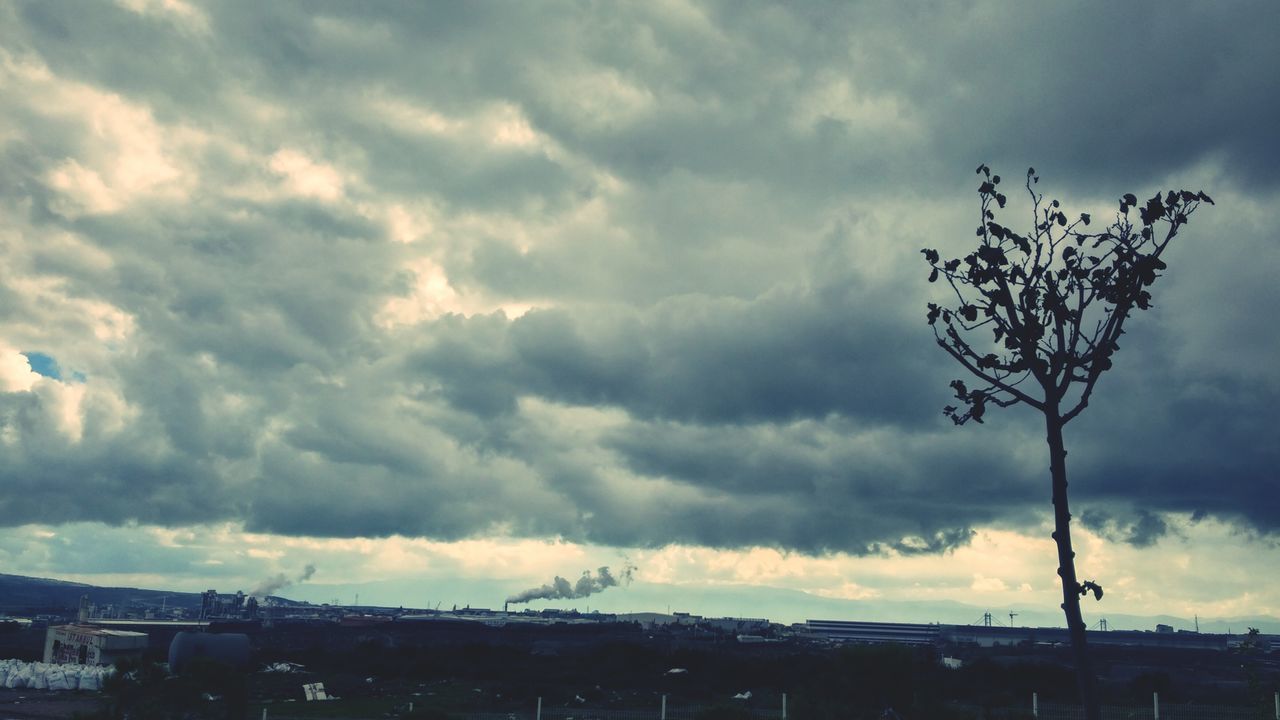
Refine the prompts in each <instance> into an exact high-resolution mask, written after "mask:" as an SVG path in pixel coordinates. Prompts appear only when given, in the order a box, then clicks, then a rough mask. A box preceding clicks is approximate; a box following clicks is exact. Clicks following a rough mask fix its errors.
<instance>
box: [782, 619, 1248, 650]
mask: <svg viewBox="0 0 1280 720" xmlns="http://www.w3.org/2000/svg"><path fill="white" fill-rule="evenodd" d="M801 628H802V630H803V632H804V633H806V634H808V635H809V636H810V637H813V638H817V639H822V640H826V641H828V642H836V643H869V644H872V643H898V644H901V645H971V646H977V647H1000V646H1013V645H1068V644H1070V642H1071V634H1070V632H1069V631H1068V630H1067V629H1066V628H1032V627H999V626H984V625H934V624H927V625H925V624H914V623H881V622H854V621H846V620H809V621H808V622H806V623H805V624H804V625H803V626H801ZM1088 637H1089V643H1090V644H1091V645H1116V646H1127V647H1156V648H1166V649H1175V648H1176V649H1184V650H1227V649H1228V648H1229V647H1231V646H1232V645H1233V644H1239V642H1240V636H1233V635H1219V634H1214V633H1193V632H1177V633H1175V632H1144V631H1137V630H1109V631H1107V630H1104V631H1096V630H1091V631H1089V632H1088ZM1265 640H1266V641H1267V642H1268V643H1269V642H1270V638H1269V637H1268V638H1265Z"/></svg>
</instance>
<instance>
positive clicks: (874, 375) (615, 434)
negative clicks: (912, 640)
mask: <svg viewBox="0 0 1280 720" xmlns="http://www.w3.org/2000/svg"><path fill="white" fill-rule="evenodd" d="M1277 27H1280V4H1277V3H1275V2H1270V1H1262V0H1260V1H1258V2H1244V1H1242V2H1232V3H1197V2H1168V1H1167V0H1165V1H1161V2H1130V3H1114V2H1101V1H1099V2H1085V3H1072V4H1058V5H1046V4H1038V3H1022V2H1012V1H1009V2H995V1H990V2H966V3H948V4H945V5H942V6H939V5H938V4H936V3H916V2H900V1H897V0H895V1H892V2H889V1H885V2H855V3H848V2H837V3H831V4H823V3H787V4H765V3H744V2H724V3H716V2H706V3H685V2H679V1H674V0H673V1H666V0H663V1H658V0H646V1H644V2H636V3H591V2H564V3H551V2H547V3H516V2H511V3H484V2H467V3H397V4H392V3H349V2H335V3H324V2H306V3H287V2H273V3H267V4H262V3H257V2H245V3H235V2H219V3H210V4H208V5H202V4H196V3H191V2H186V1H185V0H119V1H118V2H115V3H112V2H105V1H104V2H95V3H87V2H86V3H78V2H77V3H71V2H65V3H63V2H31V3H25V2H0V213H2V217H3V222H2V223H0V572H12V573H20V574H31V575H43V576H54V577H64V578H75V579H80V580H85V581H89V582H108V581H109V582H120V583H128V584H149V585H152V586H165V587H181V588H183V589H202V588H204V587H217V588H219V589H225V590H228V591H230V590H234V589H236V588H237V587H241V588H244V589H249V587H250V586H252V585H254V584H256V583H257V582H259V581H260V580H261V579H262V578H265V577H271V576H274V575H276V574H277V573H281V572H283V573H285V574H286V575H288V576H294V575H299V574H301V573H302V570H303V568H304V567H305V565H306V564H308V563H312V564H314V565H315V566H316V568H317V572H316V575H315V577H314V582H317V583H318V582H322V581H323V582H329V583H357V582H367V581H375V580H406V579H422V578H429V579H431V582H433V583H435V585H433V587H434V588H437V589H438V592H437V593H436V599H440V598H441V597H442V596H443V598H444V599H445V600H446V601H447V600H448V599H449V596H448V588H449V587H450V586H449V583H450V582H453V581H455V580H458V579H462V578H471V579H483V580H487V581H495V582H497V583H498V584H500V585H503V586H504V587H505V586H506V585H507V584H509V585H510V588H511V592H515V591H518V590H520V589H521V588H523V587H525V586H527V585H530V584H539V583H541V582H545V581H547V580H549V579H550V578H551V577H552V576H554V575H557V574H558V575H565V576H567V577H570V578H573V577H576V576H577V575H578V574H579V573H580V572H581V571H582V570H584V569H587V568H594V567H598V566H600V565H612V566H615V567H616V566H618V565H620V564H621V563H623V562H624V558H626V559H629V560H630V561H631V562H633V563H635V564H636V565H637V571H636V573H635V583H634V586H635V587H636V588H637V590H638V589H639V587H640V586H641V585H642V584H645V583H648V584H650V585H651V586H659V585H663V586H669V587H668V588H667V589H666V590H665V591H664V592H669V593H670V596H671V597H672V598H673V599H672V601H671V602H672V603H673V604H675V605H677V606H678V605H680V604H681V603H682V602H690V603H691V602H693V600H692V598H693V595H687V594H681V593H685V592H686V591H689V592H692V590H695V589H698V588H705V587H707V586H710V585H726V586H729V587H740V586H741V587H745V586H775V587H791V588H797V589H803V590H806V591H808V592H811V593H814V594H817V595H822V596H826V597H850V598H879V599H883V600H893V599H897V598H902V599H908V598H934V599H951V600H958V601H961V602H967V603H972V604H977V605H1001V604H1011V603H1019V602H1030V603H1041V604H1045V605H1046V606H1047V607H1049V608H1051V609H1052V608H1053V607H1055V606H1056V604H1057V602H1058V600H1056V599H1055V594H1056V593H1057V592H1058V590H1057V589H1056V585H1055V584H1056V577H1055V575H1054V567H1055V566H1054V556H1053V548H1052V543H1051V541H1049V539H1048V532H1049V515H1048V512H1049V510H1050V506H1049V481H1048V473H1047V453H1046V451H1045V446H1044V440H1043V437H1044V436H1043V428H1042V425H1040V424H1038V416H1036V415H1035V414H1034V412H1033V411H1031V410H1030V409H1027V408H1015V409H1011V410H1005V411H1001V412H999V413H997V414H994V415H992V416H989V420H988V422H987V423H986V424H985V425H981V426H965V427H963V428H957V427H953V426H952V425H951V423H950V421H948V420H947V419H946V418H945V417H943V415H942V413H941V408H942V406H943V405H945V404H947V402H948V401H949V400H950V399H951V397H950V395H951V393H950V391H949V389H948V388H947V383H948V382H949V381H950V380H951V379H953V378H955V377H960V375H959V374H958V368H956V367H953V366H952V364H951V361H950V359H949V358H948V357H947V356H946V355H945V354H944V353H942V352H941V351H940V350H939V349H938V348H936V347H935V346H934V345H933V339H932V335H931V333H930V331H929V328H928V326H927V324H926V323H925V320H924V315H925V307H924V306H925V303H926V302H927V301H928V300H929V299H930V298H931V297H932V295H931V292H934V291H936V288H935V287H934V286H930V285H928V284H927V282H926V276H927V270H928V269H927V266H926V265H925V263H924V262H923V261H922V259H921V256H920V255H919V253H918V251H919V249H920V248H921V247H926V246H928V247H936V248H939V249H940V250H941V251H942V252H943V253H944V254H948V255H957V254H962V253H963V252H965V250H966V248H967V246H968V245H969V244H971V243H972V242H973V240H974V238H973V230H972V228H973V225H974V222H975V220H976V218H977V213H978V209H977V208H978V202H977V200H978V199H977V195H976V192H975V191H976V182H975V180H976V178H975V175H974V168H975V167H977V166H978V164H979V163H984V162H985V163H988V164H990V165H991V166H992V167H993V168H994V169H995V170H996V171H997V172H1002V173H1004V174H1005V175H1006V177H1014V178H1016V177H1020V176H1021V174H1022V173H1023V172H1024V171H1025V169H1026V167H1027V166H1029V165H1034V166H1035V167H1036V169H1037V170H1038V172H1039V173H1040V176H1041V182H1040V188H1041V189H1042V190H1044V191H1046V192H1048V193H1050V194H1051V195H1052V196H1055V197H1061V198H1062V200H1063V202H1064V204H1065V205H1066V207H1067V208H1068V210H1069V211H1070V212H1083V211H1088V212H1092V213H1094V214H1095V216H1097V217H1107V216H1108V215H1111V214H1114V212H1115V209H1116V199H1117V198H1119V197H1120V196H1121V195H1122V194H1124V193H1127V192H1132V193H1135V194H1136V195H1138V196H1140V197H1145V196H1149V195H1150V194H1151V193H1153V192H1155V191H1158V190H1162V189H1170V188H1173V189H1179V188H1186V189H1189V190H1192V191H1198V190H1204V191H1206V192H1208V193H1209V194H1211V195H1212V196H1213V198H1214V200H1215V201H1216V202H1217V205H1216V206H1215V207H1205V208H1203V209H1202V210H1201V211H1200V212H1198V213H1196V215H1195V216H1193V218H1192V222H1191V224H1190V226H1189V227H1188V228H1187V229H1186V230H1185V231H1184V232H1183V233H1182V234H1181V235H1180V236H1179V238H1178V240H1177V241H1176V242H1177V246H1176V247H1174V248H1173V250H1172V251H1171V253H1170V258H1169V264H1170V268H1169V270H1168V272H1167V274H1166V277H1165V278H1163V279H1162V280H1161V281H1160V282H1159V283H1158V284H1157V285H1156V287H1155V288H1154V294H1155V305H1156V307H1155V309H1154V310H1152V311H1151V312H1148V313H1143V314H1141V315H1140V316H1138V317H1135V318H1134V319H1133V321H1132V323H1131V324H1130V328H1131V329H1130V332H1129V334H1128V335H1127V336H1126V337H1127V342H1126V343H1124V344H1123V349H1122V351H1121V353H1120V354H1119V356H1118V362H1117V365H1116V367H1115V369H1114V370H1113V371H1111V372H1110V373H1109V374H1108V375H1107V376H1104V378H1103V380H1102V381H1101V383H1100V386H1099V390H1098V393H1097V395H1095V398H1094V402H1093V404H1092V406H1091V407H1090V408H1089V410H1088V411H1087V412H1086V413H1085V414H1084V415H1082V416H1081V417H1080V418H1079V419H1078V420H1076V421H1075V422H1074V423H1073V424H1072V425H1071V426H1070V427H1069V428H1068V437H1067V442H1068V449H1069V452H1070V457H1069V460H1068V462H1069V472H1070V474H1071V479H1072V484H1071V489H1072V497H1073V500H1074V503H1075V508H1076V513H1075V515H1076V519H1077V520H1078V521H1079V522H1078V523H1077V525H1076V527H1077V531H1078V533H1079V536H1080V543H1081V551H1080V572H1081V576H1082V577H1085V578H1094V579H1096V580H1097V581H1098V582H1099V583H1101V584H1102V585H1103V586H1104V587H1105V588H1107V591H1108V592H1107V595H1106V599H1105V600H1104V605H1105V606H1106V607H1107V608H1108V609H1111V610H1112V611H1114V612H1168V613H1175V614H1183V615H1186V616H1190V615H1192V614H1195V613H1198V614H1200V615H1202V616H1227V615H1244V614H1277V615H1280V578H1277V577H1276V576H1275V573H1274V572H1270V571H1268V570H1267V569H1268V568H1270V569H1272V570H1273V569H1274V567H1275V566H1276V563H1277V561H1278V560H1280V550H1277V540H1278V539H1280V534H1278V533H1280V493H1278V492H1277V485H1278V483H1277V470H1276V468H1277V466H1280V430H1277V427H1278V422H1277V421H1278V420H1280V410H1278V409H1277V408H1280V363H1278V362H1277V358H1280V333H1278V332H1277V331H1278V330H1280V327H1278V326H1277V322H1276V319H1275V315H1274V311H1273V308H1275V307H1277V306H1280V289H1277V283H1276V280H1275V274H1276V271H1277V270H1280V242H1278V240H1277V235H1276V231H1275V227H1276V223H1275V219H1274V209H1275V208H1276V207H1280V133H1278V132H1277V130H1276V129H1277V128H1278V127H1280V54H1277V53H1276V52H1275V46H1274V37H1273V35H1274V31H1275V29H1276V28H1277ZM1144 193H1145V194H1146V195H1145V196H1144ZM1020 201H1021V198H1016V197H1015V201H1014V202H1013V203H1012V204H1011V207H1010V208H1009V210H1008V211H1007V212H1008V216H1007V217H1006V220H1005V224H1008V225H1011V226H1013V227H1015V229H1017V228H1019V227H1020V223H1019V220H1018V218H1020V217H1029V215H1030V213H1029V211H1028V210H1027V208H1026V205H1025V203H1024V204H1022V205H1019V204H1018V202H1020ZM1070 212H1069V214H1070ZM1024 230H1025V228H1024ZM607 592H608V593H611V594H613V595H617V596H619V597H620V598H623V599H625V598H626V597H627V596H626V593H627V592H629V591H628V590H627V589H611V590H609V591H607ZM747 595H748V593H744V595H743V597H744V598H746V597H747ZM637 597H638V595H637ZM466 600H467V601H475V602H481V604H485V603H487V604H490V605H492V604H494V603H496V602H500V601H501V598H494V599H492V600H485V599H484V598H480V599H471V598H467V599H466ZM387 601H388V602H391V601H392V600H387ZM401 602H403V603H405V604H412V603H413V602H415V599H414V598H404V599H403V600H402V601H401ZM618 602H622V600H619V601H618ZM397 604H398V603H397ZM689 609H691V610H694V611H697V608H696V607H693V608H689ZM752 610H753V608H752V607H750V603H749V602H748V601H746V600H744V601H743V607H742V608H741V610H740V614H744V615H749V614H752ZM1089 611H1090V612H1094V610H1092V609H1090V610H1089ZM903 619H915V618H903Z"/></svg>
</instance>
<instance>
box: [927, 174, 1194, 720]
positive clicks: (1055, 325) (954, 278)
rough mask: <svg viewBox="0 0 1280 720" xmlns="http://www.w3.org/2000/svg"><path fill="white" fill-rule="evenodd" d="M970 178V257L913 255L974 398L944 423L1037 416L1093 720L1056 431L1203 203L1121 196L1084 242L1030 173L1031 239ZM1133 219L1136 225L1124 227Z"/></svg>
mask: <svg viewBox="0 0 1280 720" xmlns="http://www.w3.org/2000/svg"><path fill="white" fill-rule="evenodd" d="M977 172H978V174H979V175H981V176H982V184H981V185H980V186H979V188H978V196H979V197H980V198H981V201H982V202H981V210H982V218H981V224H980V225H979V226H978V229H977V238H978V240H977V247H976V249H974V250H973V252H970V253H969V254H968V255H965V256H964V257H963V258H955V259H951V260H946V261H942V260H941V259H940V258H939V255H938V251H937V250H932V249H924V250H921V252H922V253H924V256H925V260H926V261H928V263H929V266H930V267H931V268H932V271H931V272H930V274H929V281H930V282H935V281H937V280H938V279H939V278H941V279H943V280H944V281H946V283H947V284H949V285H950V287H951V291H952V292H951V293H949V295H953V296H954V302H949V303H946V304H936V303H929V314H928V320H929V325H930V326H932V327H933V332H934V336H935V337H936V338H937V341H938V345H939V347H941V348H942V349H943V350H945V351H946V352H947V354H948V355H950V356H951V357H952V358H954V359H955V360H956V362H958V363H960V365H961V366H963V367H964V368H965V369H966V370H968V371H969V373H970V374H971V375H973V376H974V377H975V378H977V380H978V381H979V382H978V387H977V388H975V389H970V388H969V386H968V385H967V384H966V383H965V382H964V381H962V380H955V381H953V382H952V383H951V387H952V389H954V390H955V395H956V398H957V399H958V400H959V401H960V404H959V406H948V407H946V408H945V409H944V410H943V412H944V413H945V414H946V415H947V417H949V418H951V419H952V420H953V421H954V422H955V423H956V424H957V425H963V424H965V423H966V422H968V421H970V420H972V421H974V422H978V423H981V422H982V418H983V416H984V415H985V414H986V411H987V410H988V408H990V407H991V406H992V405H995V406H999V407H1009V406H1011V405H1017V404H1024V405H1029V406H1031V407H1033V408H1035V409H1036V410H1037V411H1039V412H1040V414H1041V415H1043V416H1044V423H1045V432H1046V441H1047V442H1048V444H1049V474H1050V477H1051V479H1052V484H1053V520H1054V531H1053V539H1054V541H1055V542H1056V543H1057V548H1058V576H1059V577H1060V578H1061V580H1062V610H1063V612H1064V613H1065V614H1066V618H1067V627H1068V628H1069V629H1070V633H1071V645H1072V649H1073V654H1074V657H1075V663H1076V673H1077V679H1078V683H1079V686H1080V698H1081V701H1082V702H1083V703H1084V705H1085V709H1086V712H1087V716H1088V717H1089V718H1090V720H1097V718H1099V716H1100V708H1099V705H1098V696H1097V691H1096V688H1095V684H1094V675H1093V667H1092V663H1091V662H1090V659H1089V653H1088V649H1087V647H1086V640H1085V625H1084V620H1083V619H1082V618H1081V615H1080V598H1081V597H1082V596H1084V595H1087V594H1089V593H1090V592H1092V593H1093V595H1094V597H1095V598H1096V599H1098V600H1101V599H1102V587H1101V586H1100V585H1098V583H1096V582H1094V581H1092V580H1085V581H1083V582H1082V581H1079V580H1077V579H1076V567H1075V553H1074V552H1073V551H1072V549H1071V512H1070V508H1069V506H1068V504H1067V451H1066V448H1065V446H1064V444H1063V439H1062V430H1063V427H1064V426H1065V425H1066V424H1067V423H1069V422H1071V421H1072V420H1073V419H1075V418H1076V416H1078V415H1079V414H1080V413H1081V412H1082V411H1083V410H1084V409H1085V408H1086V407H1088V405H1089V398H1090V397H1091V396H1092V394H1093V390H1094V387H1095V386H1096V385H1097V383H1098V378H1099V377H1100V376H1101V375H1102V373H1103V372H1105V371H1106V370H1108V369H1109V368H1110V367H1111V365H1112V356H1113V355H1115V353H1116V352H1117V351H1118V350H1119V349H1120V345H1119V340H1120V336H1121V335H1123V334H1124V323H1125V320H1127V319H1128V318H1129V316H1130V314H1132V313H1133V312H1134V311H1135V310H1147V309H1149V308H1150V307H1151V293H1150V291H1149V290H1148V288H1149V287H1151V285H1152V284H1153V283H1154V282H1155V281H1156V278H1158V277H1160V271H1161V270H1164V269H1165V263H1164V261H1163V260H1161V255H1163V254H1164V252H1165V250H1166V248H1168V246H1169V242H1170V241H1172V240H1173V238H1174V236H1175V235H1177V234H1178V231H1179V229H1180V228H1181V227H1182V226H1183V225H1185V224H1186V223H1187V219H1188V217H1189V216H1190V215H1191V213H1192V212H1194V211H1195V210H1196V209H1197V208H1199V207H1200V204H1201V203H1209V204H1213V200H1212V199H1210V198H1209V196H1208V195H1205V194H1204V193H1203V192H1195V193H1192V192H1188V191H1186V190H1177V191H1173V190H1171V191H1169V192H1168V193H1166V194H1160V193H1157V194H1156V195H1155V196H1154V197H1152V198H1151V199H1150V200H1148V201H1146V203H1145V204H1142V205H1139V203H1138V200H1137V198H1136V197H1134V196H1133V195H1131V194H1126V195H1125V196H1124V197H1123V198H1121V199H1120V212H1119V213H1117V215H1116V218H1115V221H1114V222H1112V223H1111V224H1110V225H1109V226H1107V227H1106V228H1104V229H1102V230H1101V231H1099V232H1089V231H1088V230H1087V228H1088V226H1089V222H1090V217H1089V215H1088V214H1082V215H1080V216H1079V217H1077V218H1075V219H1069V218H1068V217H1067V215H1066V213H1064V212H1063V211H1062V210H1061V209H1060V203H1059V202H1058V201H1057V200H1052V201H1049V202H1046V201H1045V199H1044V195H1043V194H1041V193H1038V192H1036V184H1037V183H1038V182H1039V180H1040V178H1039V177H1038V176H1037V175H1036V172H1035V169H1034V168H1031V169H1028V170H1027V178H1026V183H1025V186H1026V189H1027V193H1028V194H1029V195H1030V196H1031V205H1032V221H1033V230H1032V231H1031V233H1030V234H1028V235H1020V234H1018V233H1017V232H1015V231H1013V230H1011V229H1009V228H1007V227H1005V226H1003V225H1000V224H999V223H997V222H996V215H995V209H994V208H995V207H998V208H1004V207H1005V202H1006V197H1005V196H1004V194H1002V193H1001V192H1000V190H999V185H1000V176H999V175H992V174H991V169H990V168H989V167H987V166H986V165H982V166H979V167H978V171H977ZM1135 208H1136V209H1137V211H1138V215H1139V218H1138V219H1139V222H1138V223H1136V224H1135V223H1134V222H1133V220H1132V219H1131V218H1130V210H1132V209H1135ZM988 333H989V334H988Z"/></svg>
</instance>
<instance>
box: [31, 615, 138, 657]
mask: <svg viewBox="0 0 1280 720" xmlns="http://www.w3.org/2000/svg"><path fill="white" fill-rule="evenodd" d="M146 649H147V634H146V633H140V632H130V631H127V630H107V629H104V628H100V627H91V626H88V625H58V626H56V627H51V628H49V630H48V632H46V633H45V640H44V661H45V662H47V663H58V664H65V663H76V664H78V665H113V664H115V662H116V660H119V659H121V658H126V657H140V656H141V655H142V652H143V651H144V650H146Z"/></svg>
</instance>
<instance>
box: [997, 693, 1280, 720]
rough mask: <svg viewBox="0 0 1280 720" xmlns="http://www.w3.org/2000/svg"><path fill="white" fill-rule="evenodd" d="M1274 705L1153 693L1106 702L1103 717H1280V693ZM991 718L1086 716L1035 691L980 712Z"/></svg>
mask: <svg viewBox="0 0 1280 720" xmlns="http://www.w3.org/2000/svg"><path fill="white" fill-rule="evenodd" d="M1272 700H1273V703H1272V705H1273V706H1272V707H1269V708H1268V707H1262V706H1240V705H1199V704H1194V703H1179V704H1170V703H1164V704H1162V703H1161V702H1160V694H1159V693H1152V694H1151V702H1150V703H1149V704H1148V703H1142V704H1130V705H1103V706H1102V720H1280V693H1276V694H1275V695H1273V697H1272ZM978 716H979V717H984V718H988V719H989V720H1019V719H1021V718H1026V719H1027V720H1084V718H1085V713H1084V708H1083V707H1081V706H1079V705H1066V704H1062V703H1042V702H1040V701H1039V698H1038V697H1037V696H1036V694H1035V693H1032V695H1031V704H1030V706H1029V707H1024V708H992V709H988V710H984V711H980V712H979V713H978Z"/></svg>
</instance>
